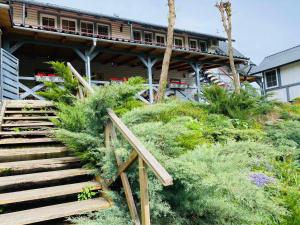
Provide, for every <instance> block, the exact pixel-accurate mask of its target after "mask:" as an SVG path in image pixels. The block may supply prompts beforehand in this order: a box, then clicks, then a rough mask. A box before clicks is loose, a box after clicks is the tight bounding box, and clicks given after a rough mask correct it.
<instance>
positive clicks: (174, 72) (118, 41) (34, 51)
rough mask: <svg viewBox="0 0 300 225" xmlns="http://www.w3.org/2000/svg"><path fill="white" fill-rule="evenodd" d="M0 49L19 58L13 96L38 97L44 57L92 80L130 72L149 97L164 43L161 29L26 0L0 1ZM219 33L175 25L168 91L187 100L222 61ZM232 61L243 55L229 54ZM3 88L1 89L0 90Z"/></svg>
mask: <svg viewBox="0 0 300 225" xmlns="http://www.w3.org/2000/svg"><path fill="white" fill-rule="evenodd" d="M0 2H2V3H1V4H0V19H1V20H0V28H1V30H2V35H1V36H2V48H3V49H4V50H5V51H6V52H8V53H9V54H12V55H13V56H14V57H16V58H17V59H18V60H19V62H18V64H19V69H18V73H19V84H20V86H19V89H20V93H19V96H20V98H21V99H24V98H31V97H34V98H39V96H37V95H36V94H35V92H36V91H38V90H40V89H42V88H43V84H42V83H41V82H39V81H38V80H37V75H39V74H48V73H51V71H49V65H48V64H47V63H46V62H48V61H55V60H57V61H64V62H70V63H71V64H72V65H73V66H74V67H75V68H76V69H77V70H78V71H79V73H80V74H82V75H86V76H87V78H88V81H89V82H91V83H94V84H97V85H104V84H108V83H110V82H113V81H117V82H121V81H122V80H126V79H127V78H129V77H132V76H142V77H144V78H145V79H146V80H147V86H148V87H147V88H146V89H145V92H144V93H143V94H145V95H147V97H146V99H145V100H146V101H149V102H151V103H152V102H153V99H154V97H153V96H154V94H155V91H156V86H157V84H158V81H159V75H160V71H161V66H162V60H163V54H164V51H165V47H166V34H167V28H166V27H163V26H159V25H155V24H148V23H142V22H139V21H134V20H128V19H122V18H119V17H111V16H106V15H101V14H96V13H93V12H85V11H81V10H77V9H72V8H67V7H60V6H56V5H52V4H45V3H38V2H35V1H26V0H11V1H0ZM220 42H226V39H225V38H223V37H219V36H215V35H208V34H202V33H197V32H191V31H185V30H179V29H176V30H175V34H174V46H173V54H172V60H171V63H170V72H169V81H168V82H169V89H168V93H169V94H170V95H177V96H181V97H184V98H188V99H193V98H194V95H195V93H197V92H200V77H201V74H203V73H204V72H205V71H206V70H209V69H213V68H218V67H223V66H227V65H228V64H229V60H228V56H227V55H226V54H225V53H223V52H220V51H218V50H219V43H220ZM235 62H236V64H238V65H239V64H247V63H248V59H247V58H246V57H242V56H236V57H235ZM2 92H3V91H2Z"/></svg>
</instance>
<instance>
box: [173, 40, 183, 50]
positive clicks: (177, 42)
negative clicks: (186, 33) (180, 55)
mask: <svg viewBox="0 0 300 225" xmlns="http://www.w3.org/2000/svg"><path fill="white" fill-rule="evenodd" d="M174 46H175V47H179V48H182V47H183V39H182V38H178V37H175V38H174Z"/></svg>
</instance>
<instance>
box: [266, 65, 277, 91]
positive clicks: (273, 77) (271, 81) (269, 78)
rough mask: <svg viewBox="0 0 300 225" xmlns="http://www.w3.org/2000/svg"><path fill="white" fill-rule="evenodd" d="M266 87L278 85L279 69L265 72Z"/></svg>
mask: <svg viewBox="0 0 300 225" xmlns="http://www.w3.org/2000/svg"><path fill="white" fill-rule="evenodd" d="M264 78H265V84H266V88H274V87H278V74H277V70H276V69H274V70H269V71H266V72H265V73H264Z"/></svg>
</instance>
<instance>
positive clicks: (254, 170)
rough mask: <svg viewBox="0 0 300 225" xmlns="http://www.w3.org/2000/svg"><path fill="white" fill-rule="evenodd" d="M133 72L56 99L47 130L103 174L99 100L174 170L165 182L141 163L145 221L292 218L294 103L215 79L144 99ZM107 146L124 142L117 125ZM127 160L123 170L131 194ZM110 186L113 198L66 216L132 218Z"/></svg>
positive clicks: (120, 149) (124, 153) (119, 224)
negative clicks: (189, 98) (199, 94)
mask: <svg viewBox="0 0 300 225" xmlns="http://www.w3.org/2000/svg"><path fill="white" fill-rule="evenodd" d="M142 82H143V81H142V80H141V79H140V78H134V79H131V80H129V82H127V83H124V84H121V85H112V86H107V87H102V88H96V89H95V92H96V93H95V95H94V96H91V97H89V98H87V99H85V100H84V101H77V100H72V104H65V102H62V101H59V103H58V104H57V105H58V109H59V113H58V117H59V119H58V120H56V121H54V122H55V123H56V124H57V125H58V126H59V127H60V129H59V130H58V131H57V132H56V137H57V138H58V139H59V140H61V141H62V142H64V143H65V144H66V145H67V146H69V147H70V148H71V149H72V150H73V151H74V152H75V154H77V155H78V156H80V157H81V158H82V159H83V160H84V162H86V164H87V166H89V167H91V168H94V169H95V171H96V173H98V174H101V176H102V177H103V178H105V179H111V178H113V177H115V174H116V173H117V168H116V163H115V159H114V157H113V155H112V154H111V153H110V152H107V151H106V149H105V147H104V136H103V130H104V126H105V124H106V121H107V116H106V108H112V109H113V110H115V111H116V112H117V113H118V114H119V116H121V117H122V120H123V121H124V122H125V123H126V125H127V126H128V127H129V128H130V129H131V130H132V131H133V132H134V133H135V134H136V135H137V136H138V137H139V138H140V140H141V141H142V142H143V143H144V144H145V146H146V147H147V149H148V150H149V151H151V152H152V154H154V156H155V157H156V158H157V159H158V160H159V161H160V162H161V163H162V164H163V166H164V167H166V169H167V170H168V172H169V173H170V174H171V175H172V176H173V178H174V185H173V186H171V187H163V186H162V185H160V183H159V182H158V181H157V180H156V178H155V176H154V175H153V174H152V173H151V172H150V171H149V191H150V201H151V204H150V207H151V220H152V221H151V224H154V225H161V224H172V225H173V224H175V225H176V224H178V225H198V224H199V225H209V224H210V225H211V224H216V225H225V224H226V225H228V224H232V225H279V224H280V225H281V224H284V225H296V224H300V212H299V209H300V205H299V204H300V201H299V200H300V195H299V185H300V180H299V179H300V176H299V169H300V166H299V157H300V152H299V148H300V138H299V135H300V132H299V131H300V121H299V116H300V113H299V112H300V109H299V108H300V106H299V105H297V104H293V105H291V104H277V103H274V102H270V101H268V100H267V99H266V98H264V97H261V96H259V95H257V94H256V93H254V92H253V90H249V89H244V90H242V91H241V94H236V93H231V92H229V91H224V89H222V88H219V87H214V86H213V87H207V88H206V89H205V91H204V98H205V99H206V102H208V103H209V104H207V103H206V104H203V103H202V104H199V103H192V102H183V101H179V100H176V99H169V100H166V101H165V102H163V103H159V104H155V105H143V104H142V103H140V102H138V101H137V100H135V94H136V93H137V92H138V91H139V90H140V89H141V88H142V85H141V84H142ZM220 97H221V98H220ZM245 102H246V103H247V104H249V105H250V106H251V107H250V106H249V105H246V104H245ZM228 104H230V106H232V107H231V108H228ZM116 147H117V153H118V155H119V156H120V157H122V158H123V159H126V158H127V157H128V155H129V153H130V151H131V149H130V146H129V144H128V143H127V142H126V141H125V140H123V139H122V138H121V136H120V135H118V142H117V143H116ZM136 166H137V165H133V168H132V170H130V171H129V173H128V176H129V180H130V183H131V186H132V188H133V192H134V197H135V198H136V200H137V202H138V199H139V188H138V185H139V184H138V183H137V180H138V178H137V176H138V174H137V168H136ZM115 195H116V196H117V200H116V204H115V206H114V207H113V208H111V209H108V210H105V211H101V212H98V213H95V214H91V215H89V216H88V217H80V218H74V219H73V220H72V221H73V222H74V223H75V224H78V225H86V224H88V225H101V224H116V225H123V224H124V225H125V224H126V225H127V224H131V222H130V218H129V216H128V215H129V213H128V210H127V206H126V202H125V201H124V199H123V198H122V197H123V196H124V193H123V190H122V188H115Z"/></svg>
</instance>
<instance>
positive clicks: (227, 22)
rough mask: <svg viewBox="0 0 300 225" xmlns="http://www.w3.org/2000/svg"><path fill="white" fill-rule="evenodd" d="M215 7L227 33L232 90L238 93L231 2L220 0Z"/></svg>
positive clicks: (238, 84) (238, 82)
mask: <svg viewBox="0 0 300 225" xmlns="http://www.w3.org/2000/svg"><path fill="white" fill-rule="evenodd" d="M216 7H217V8H218V9H219V11H220V13H221V17H222V22H223V27H224V30H225V32H226V34H227V38H228V56H229V63H230V68H231V73H232V77H233V84H234V90H235V92H236V93H240V91H241V84H240V76H239V74H238V73H237V71H236V68H235V64H234V56H233V47H232V22H231V16H232V14H231V12H232V10H231V3H230V1H227V2H222V1H221V2H220V3H218V4H216ZM225 13H226V14H225Z"/></svg>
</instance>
